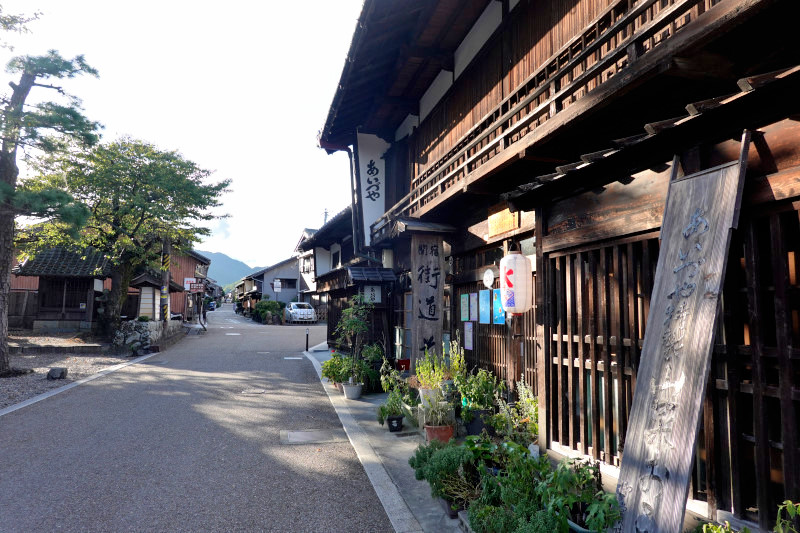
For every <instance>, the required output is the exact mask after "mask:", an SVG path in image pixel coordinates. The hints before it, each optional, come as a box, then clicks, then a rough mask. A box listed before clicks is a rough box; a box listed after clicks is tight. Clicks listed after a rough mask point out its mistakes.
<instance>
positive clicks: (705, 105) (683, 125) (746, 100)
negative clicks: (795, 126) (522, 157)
mask: <svg viewBox="0 0 800 533" xmlns="http://www.w3.org/2000/svg"><path fill="white" fill-rule="evenodd" d="M738 87H739V92H738V93H734V94H727V95H723V96H720V97H717V98H711V99H707V100H703V101H700V102H694V103H691V104H689V105H687V106H686V110H687V114H686V115H684V116H680V117H674V118H670V119H666V120H661V121H658V122H651V123H648V124H645V125H644V132H643V133H637V134H635V135H631V136H629V137H625V138H623V139H617V140H615V141H614V145H615V146H613V147H609V148H607V149H605V150H600V151H597V152H593V153H590V154H584V155H583V156H581V160H580V161H576V162H573V163H569V164H565V165H560V166H557V167H556V168H555V170H556V171H555V172H553V173H550V174H545V175H541V176H537V177H535V178H534V179H533V180H532V181H530V182H528V183H526V184H523V185H520V186H519V187H517V188H516V189H514V190H512V191H510V192H507V193H505V194H502V195H501V197H502V198H503V199H504V200H505V201H506V202H508V204H509V207H510V208H511V210H512V211H517V210H528V209H530V208H532V207H534V206H535V205H536V204H538V203H540V202H542V201H543V200H542V198H543V197H544V198H548V199H550V198H553V197H557V196H559V195H561V194H570V195H571V194H576V193H578V192H582V191H583V190H588V189H592V188H594V187H597V186H598V185H601V184H602V183H601V180H603V179H605V181H606V182H607V181H608V178H609V177H610V176H617V177H619V175H620V173H624V174H627V175H631V174H635V173H636V172H640V171H642V170H645V169H647V168H649V167H650V166H652V165H653V163H654V162H657V161H660V160H661V161H663V160H666V159H669V158H670V157H671V155H672V154H674V153H677V152H679V151H680V150H682V149H685V148H688V147H691V146H692V145H694V144H697V143H698V142H710V141H717V142H718V141H721V140H725V139H727V138H730V137H731V136H735V135H736V134H737V133H739V134H740V133H741V131H742V129H743V128H750V129H756V128H759V127H761V126H764V125H766V124H769V123H771V122H774V121H776V120H779V119H780V118H781V117H782V116H791V115H794V114H797V113H798V112H800V101H798V100H797V98H794V97H792V95H796V94H797V92H798V91H800V65H798V66H795V67H792V68H787V69H783V70H780V71H776V72H770V73H766V74H762V75H758V76H751V77H748V78H744V79H741V80H739V82H738ZM775 102H781V105H780V106H775V105H774V103H775ZM710 135H713V139H712V138H711V137H710Z"/></svg>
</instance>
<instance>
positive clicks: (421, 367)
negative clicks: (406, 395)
mask: <svg viewBox="0 0 800 533" xmlns="http://www.w3.org/2000/svg"><path fill="white" fill-rule="evenodd" d="M446 369H447V364H446V363H445V361H444V358H443V357H439V356H438V355H437V354H436V353H434V352H429V351H428V349H427V348H426V349H425V356H424V357H423V358H422V359H420V360H419V361H417V366H416V372H417V375H416V377H417V382H418V383H419V395H420V399H421V400H422V404H423V405H425V404H427V403H429V402H430V401H431V399H432V398H433V396H434V394H435V392H434V391H436V390H438V389H439V388H440V387H441V385H442V381H444V379H445V376H446V372H445V371H446Z"/></svg>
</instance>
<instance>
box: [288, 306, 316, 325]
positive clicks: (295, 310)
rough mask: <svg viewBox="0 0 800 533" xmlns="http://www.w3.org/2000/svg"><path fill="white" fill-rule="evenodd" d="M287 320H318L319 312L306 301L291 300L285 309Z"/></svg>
mask: <svg viewBox="0 0 800 533" xmlns="http://www.w3.org/2000/svg"><path fill="white" fill-rule="evenodd" d="M283 319H284V321H285V322H316V321H317V312H316V311H314V308H313V307H311V305H310V304H307V303H305V302H290V303H288V304H286V309H284V310H283Z"/></svg>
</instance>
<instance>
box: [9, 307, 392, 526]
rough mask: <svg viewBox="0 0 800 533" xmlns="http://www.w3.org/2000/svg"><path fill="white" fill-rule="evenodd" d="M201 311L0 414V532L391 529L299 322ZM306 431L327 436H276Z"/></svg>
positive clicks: (320, 333)
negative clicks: (182, 334)
mask: <svg viewBox="0 0 800 533" xmlns="http://www.w3.org/2000/svg"><path fill="white" fill-rule="evenodd" d="M208 316H209V322H210V329H209V332H208V333H207V334H205V335H198V336H190V337H187V338H186V339H185V340H183V341H182V342H181V343H179V344H178V345H176V346H173V347H172V348H170V349H169V350H167V351H165V352H163V353H161V354H156V355H155V356H153V357H152V358H150V359H148V360H147V361H145V362H143V363H140V364H136V365H132V366H128V367H126V368H124V369H122V370H120V371H117V372H114V373H111V374H109V375H106V376H103V377H101V378H99V379H96V380H94V381H91V382H89V383H86V384H83V385H80V386H78V387H76V388H73V389H71V390H69V391H67V392H65V393H63V394H58V395H56V396H53V397H51V398H48V399H46V400H44V401H42V402H39V403H36V404H34V405H31V406H29V407H26V408H23V409H20V410H18V411H14V412H12V413H10V414H7V415H5V416H2V417H0V449H2V450H3V454H4V457H3V459H4V461H2V463H0V494H3V505H2V506H0V530H2V531H12V532H16V531H20V532H23V531H24V532H29V531H55V530H58V531H314V532H319V531H350V532H359V531H365V532H367V531H376V532H383V531H392V527H391V524H390V523H389V521H388V518H387V517H386V514H385V512H384V511H383V507H382V506H381V504H380V502H379V500H378V498H377V496H376V495H375V492H374V490H373V489H372V486H371V485H370V483H369V480H368V479H367V477H366V474H365V473H364V470H363V468H362V466H361V464H360V463H359V461H358V458H357V457H356V455H355V452H354V451H353V449H352V447H351V446H350V444H349V442H347V441H346V440H341V438H342V437H343V435H342V430H341V426H340V424H339V421H338V418H337V417H336V414H335V412H334V410H333V409H332V407H331V405H330V402H329V401H328V399H327V397H326V395H325V392H324V391H323V390H322V386H321V385H320V383H319V381H318V378H317V375H316V373H315V372H314V369H313V367H312V365H311V363H310V362H309V361H307V360H306V359H305V358H299V359H297V357H300V353H299V352H300V351H301V350H302V349H303V348H304V347H305V326H299V327H298V326H260V325H257V324H255V323H253V322H251V321H247V320H245V319H243V318H241V317H238V316H236V315H234V314H233V313H232V312H231V311H230V307H228V308H227V309H225V308H223V309H222V310H219V311H215V312H213V313H209V315H208ZM310 329H311V332H312V335H311V345H314V344H317V343H319V342H321V341H322V340H324V326H312V327H311V328H310ZM289 357H291V358H293V359H287V358H289ZM305 430H323V431H327V432H328V433H327V435H328V436H329V437H328V438H322V439H321V440H322V442H314V443H309V444H285V443H282V441H281V435H282V434H281V432H282V431H284V432H286V431H305ZM285 435H286V433H284V436H285ZM284 440H285V439H284Z"/></svg>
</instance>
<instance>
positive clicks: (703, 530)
mask: <svg viewBox="0 0 800 533" xmlns="http://www.w3.org/2000/svg"><path fill="white" fill-rule="evenodd" d="M775 531H776V532H777V531H779V530H778V529H777V527H776V529H775ZM786 531H792V530H786ZM694 533H737V530H736V529H733V527H731V524H730V522H727V521H726V522H725V523H724V524H714V523H712V522H706V523H704V524H699V525H698V526H697V527H696V528H694ZM739 533H750V528H747V527H743V528H742V529H741V531H739ZM779 533H783V532H782V531H781V532H779Z"/></svg>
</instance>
